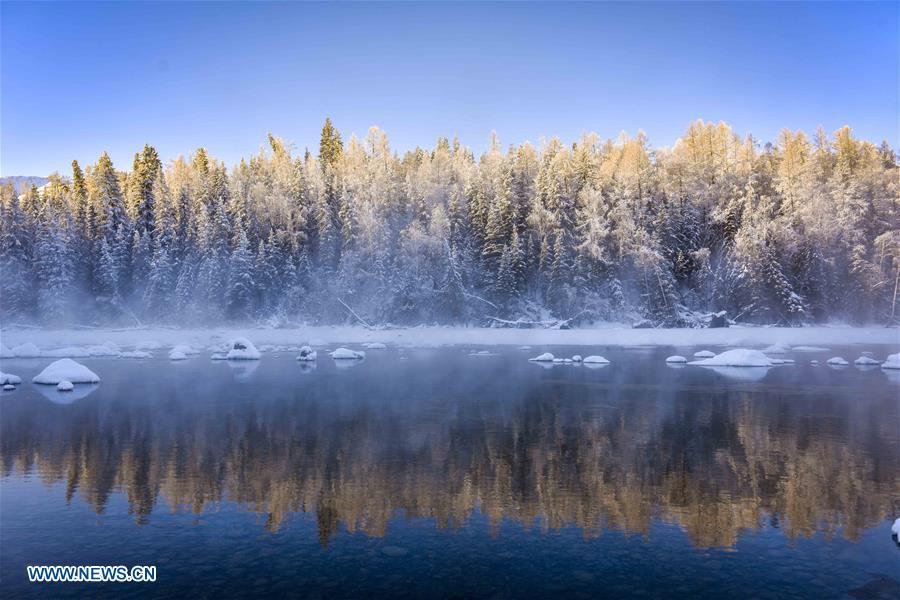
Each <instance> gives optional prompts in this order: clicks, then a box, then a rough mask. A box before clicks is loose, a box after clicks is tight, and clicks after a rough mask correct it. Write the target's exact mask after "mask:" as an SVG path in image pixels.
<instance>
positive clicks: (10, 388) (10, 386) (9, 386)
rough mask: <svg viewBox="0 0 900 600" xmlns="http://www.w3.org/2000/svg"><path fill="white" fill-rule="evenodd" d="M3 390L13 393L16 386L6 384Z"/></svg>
mask: <svg viewBox="0 0 900 600" xmlns="http://www.w3.org/2000/svg"><path fill="white" fill-rule="evenodd" d="M3 389H4V390H6V391H7V392H11V391H13V390H14V389H16V386H14V385H13V384H11V383H7V384H4V385H3Z"/></svg>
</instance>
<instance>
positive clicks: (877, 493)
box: [0, 345, 900, 598]
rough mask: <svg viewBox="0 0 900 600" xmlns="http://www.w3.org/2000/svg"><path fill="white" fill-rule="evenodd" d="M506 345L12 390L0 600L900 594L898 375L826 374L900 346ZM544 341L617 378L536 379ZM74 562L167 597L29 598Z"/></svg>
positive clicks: (7, 406) (137, 363) (573, 373)
mask: <svg viewBox="0 0 900 600" xmlns="http://www.w3.org/2000/svg"><path fill="white" fill-rule="evenodd" d="M332 347H334V346H332ZM484 349H485V348H483V347H479V348H462V347H446V348H436V349H405V350H398V349H397V348H389V349H387V350H381V351H375V350H373V351H369V352H367V357H366V359H365V360H364V361H353V362H343V363H340V364H336V362H335V361H334V360H332V359H331V358H330V357H328V356H327V355H325V353H324V352H322V351H321V349H320V352H319V360H318V362H317V363H316V364H310V365H307V364H302V363H298V362H297V361H296V360H294V355H295V353H286V352H281V353H268V354H266V355H264V357H263V359H262V360H261V361H258V362H241V363H228V362H214V361H210V360H209V356H208V353H207V354H204V355H200V356H197V357H194V358H192V359H190V360H187V361H184V362H180V363H171V362H169V361H168V360H167V359H165V356H166V353H165V352H162V351H159V352H157V355H158V356H159V357H158V358H154V359H151V360H126V359H102V358H90V359H79V362H82V363H83V364H85V365H87V366H88V367H90V368H91V369H92V370H94V371H95V372H96V373H98V374H99V375H100V377H101V378H102V380H103V381H102V383H101V384H99V385H97V386H76V391H75V392H74V395H73V396H64V395H60V394H57V393H56V392H55V390H54V388H52V387H51V388H50V389H49V390H48V389H47V388H45V387H41V386H36V385H33V384H31V383H25V384H23V385H21V386H19V389H18V390H16V391H15V392H4V393H3V395H2V397H0V458H2V464H3V473H2V479H0V502H2V504H0V592H2V595H3V596H5V597H7V598H13V597H15V598H22V597H53V598H64V597H76V596H84V595H90V596H91V597H95V598H101V597H117V598H118V597H168V598H186V597H215V598H221V597H233V596H243V597H246V596H252V597H260V596H265V595H291V596H299V597H310V598H367V597H373V596H390V597H412V598H424V597H428V598H454V597H455V598H470V597H478V598H526V597H554V596H563V597H569V596H570V597H583V598H594V597H598V596H629V597H630V596H646V597H683V598H694V597H697V596H699V595H703V596H709V597H728V596H732V597H748V596H751V597H755V598H766V597H770V598H790V597H797V598H832V597H834V598H841V597H848V593H849V594H850V596H849V597H857V598H877V597H897V596H896V594H898V590H900V584H897V582H896V580H897V579H900V575H898V573H900V547H898V546H897V544H896V543H895V542H894V540H893V539H892V538H891V535H890V523H891V522H892V521H893V519H894V518H896V517H897V516H900V406H898V405H900V401H898V398H900V372H895V373H890V372H886V371H883V370H881V369H880V368H877V367H876V368H874V369H871V368H870V369H863V368H859V367H855V366H853V365H851V366H849V367H844V368H832V367H829V366H826V365H824V364H820V365H817V366H813V365H810V362H809V361H810V359H818V360H820V361H822V362H823V363H824V359H827V358H828V357H830V356H834V355H841V356H844V357H845V358H847V359H849V360H851V361H852V360H853V359H854V358H856V357H857V356H859V354H860V352H859V351H860V349H867V350H871V351H873V352H874V355H875V356H876V357H877V358H880V359H883V358H884V356H885V355H886V354H887V353H888V352H889V351H890V352H896V349H895V348H888V347H884V346H874V345H873V346H871V347H865V348H861V347H860V346H854V347H845V348H837V347H832V348H831V350H830V351H829V352H794V353H791V354H788V355H786V357H789V358H794V359H795V360H796V361H797V362H796V364H794V365H785V366H779V367H773V368H770V369H763V368H751V369H740V368H738V369H735V368H732V369H718V370H715V369H711V368H704V367H695V366H687V367H672V366H668V365H666V364H665V362H664V361H665V357H666V356H668V355H670V354H673V353H675V349H673V348H664V347H663V348H653V347H643V348H641V347H638V348H621V347H608V348H605V347H597V348H591V349H589V351H588V349H586V348H583V347H581V348H575V347H569V348H565V347H535V348H532V349H517V348H515V347H511V346H500V347H493V348H487V350H488V351H489V352H491V353H492V354H489V355H476V356H472V355H470V352H472V351H474V350H484ZM545 350H547V351H550V352H553V353H555V354H556V355H557V356H571V355H572V354H575V353H579V354H602V355H604V356H606V357H607V358H608V359H610V360H611V361H612V362H611V364H609V365H607V366H602V367H593V368H591V367H589V366H588V365H552V366H551V365H539V364H535V363H533V362H528V360H527V358H528V357H530V356H534V355H536V354H538V353H539V352H543V351H545ZM693 350H696V349H692V350H690V352H693ZM679 353H680V354H685V353H688V350H687V349H685V348H679ZM49 362H50V360H48V359H9V360H4V361H3V365H2V368H3V370H4V371H7V372H12V373H16V374H18V375H20V376H22V378H23V380H26V381H29V380H30V379H31V377H33V376H34V375H35V374H37V373H38V372H39V371H40V369H42V368H43V367H44V366H46V364H48V363H49ZM70 564H73V565H74V564H87V565H106V564H110V565H126V566H129V567H130V566H132V565H155V566H156V567H157V581H156V582H155V583H127V584H126V583H121V584H120V583H103V584H99V583H95V584H71V583H68V584H31V583H28V581H27V578H26V571H25V567H26V565H70ZM891 594H894V595H893V596H892V595H891Z"/></svg>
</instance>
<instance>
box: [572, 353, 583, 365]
mask: <svg viewBox="0 0 900 600" xmlns="http://www.w3.org/2000/svg"><path fill="white" fill-rule="evenodd" d="M582 360H584V359H582V358H581V355H580V354H576V355H575V356H573V357H572V362H577V363H580V362H581V361H582Z"/></svg>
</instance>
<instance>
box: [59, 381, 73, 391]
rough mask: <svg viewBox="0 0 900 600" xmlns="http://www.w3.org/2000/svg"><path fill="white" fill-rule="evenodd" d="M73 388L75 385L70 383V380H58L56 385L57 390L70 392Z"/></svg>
mask: <svg viewBox="0 0 900 600" xmlns="http://www.w3.org/2000/svg"><path fill="white" fill-rule="evenodd" d="M74 389H75V386H74V385H72V382H71V381H60V382H59V383H58V384H57V386H56V390H57V391H59V392H71V391H72V390H74Z"/></svg>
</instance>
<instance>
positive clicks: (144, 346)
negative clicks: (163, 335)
mask: <svg viewBox="0 0 900 600" xmlns="http://www.w3.org/2000/svg"><path fill="white" fill-rule="evenodd" d="M162 346H163V345H162V344H160V343H159V342H157V341H156V340H146V341H143V342H138V343H137V344H135V345H134V349H135V350H159V349H160V348H162Z"/></svg>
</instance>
